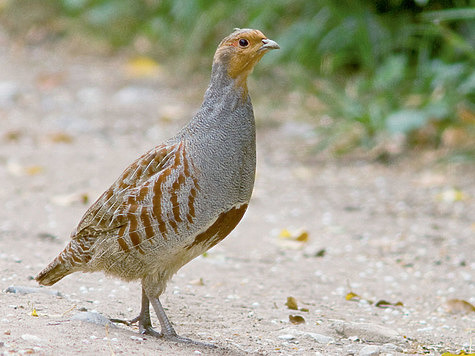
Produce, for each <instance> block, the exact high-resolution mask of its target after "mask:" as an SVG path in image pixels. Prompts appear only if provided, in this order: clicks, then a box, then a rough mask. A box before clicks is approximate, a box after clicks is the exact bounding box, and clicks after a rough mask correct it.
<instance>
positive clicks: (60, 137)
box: [48, 132, 73, 143]
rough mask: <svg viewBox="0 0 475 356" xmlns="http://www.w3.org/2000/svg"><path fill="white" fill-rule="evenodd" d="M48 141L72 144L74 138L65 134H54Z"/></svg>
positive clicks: (49, 136)
mask: <svg viewBox="0 0 475 356" xmlns="http://www.w3.org/2000/svg"><path fill="white" fill-rule="evenodd" d="M48 139H49V140H50V141H51V142H54V143H71V142H73V137H72V136H71V135H69V134H67V133H65V132H54V133H52V134H50V135H48Z"/></svg>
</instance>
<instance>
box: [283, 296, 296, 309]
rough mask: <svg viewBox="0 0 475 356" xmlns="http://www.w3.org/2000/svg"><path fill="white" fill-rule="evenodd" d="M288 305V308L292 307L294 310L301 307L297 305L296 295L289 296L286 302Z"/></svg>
mask: <svg viewBox="0 0 475 356" xmlns="http://www.w3.org/2000/svg"><path fill="white" fill-rule="evenodd" d="M285 305H287V308H289V309H292V310H298V309H299V307H298V305H297V299H295V298H294V297H287V302H286V303H285Z"/></svg>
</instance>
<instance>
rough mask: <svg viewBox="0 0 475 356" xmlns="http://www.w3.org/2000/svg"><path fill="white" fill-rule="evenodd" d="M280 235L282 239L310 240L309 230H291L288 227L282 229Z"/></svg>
mask: <svg viewBox="0 0 475 356" xmlns="http://www.w3.org/2000/svg"><path fill="white" fill-rule="evenodd" d="M279 237H280V238H281V239H289V240H294V241H299V242H307V241H308V232H307V231H305V230H303V229H300V230H297V231H293V232H290V231H289V230H287V229H282V230H281V231H280V233H279Z"/></svg>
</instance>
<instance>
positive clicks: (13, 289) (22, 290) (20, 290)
mask: <svg viewBox="0 0 475 356" xmlns="http://www.w3.org/2000/svg"><path fill="white" fill-rule="evenodd" d="M5 293H17V294H31V293H43V294H49V295H55V296H58V297H61V293H60V292H58V291H57V290H54V289H48V288H42V287H26V286H10V287H8V288H7V289H5Z"/></svg>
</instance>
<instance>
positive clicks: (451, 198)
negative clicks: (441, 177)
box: [437, 188, 467, 203]
mask: <svg viewBox="0 0 475 356" xmlns="http://www.w3.org/2000/svg"><path fill="white" fill-rule="evenodd" d="M466 198H467V197H466V195H465V194H464V193H463V192H462V191H461V190H460V189H456V188H450V189H446V190H444V191H443V192H442V193H440V194H438V195H437V199H438V200H440V201H443V202H444V203H455V202H457V201H462V200H465V199H466Z"/></svg>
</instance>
